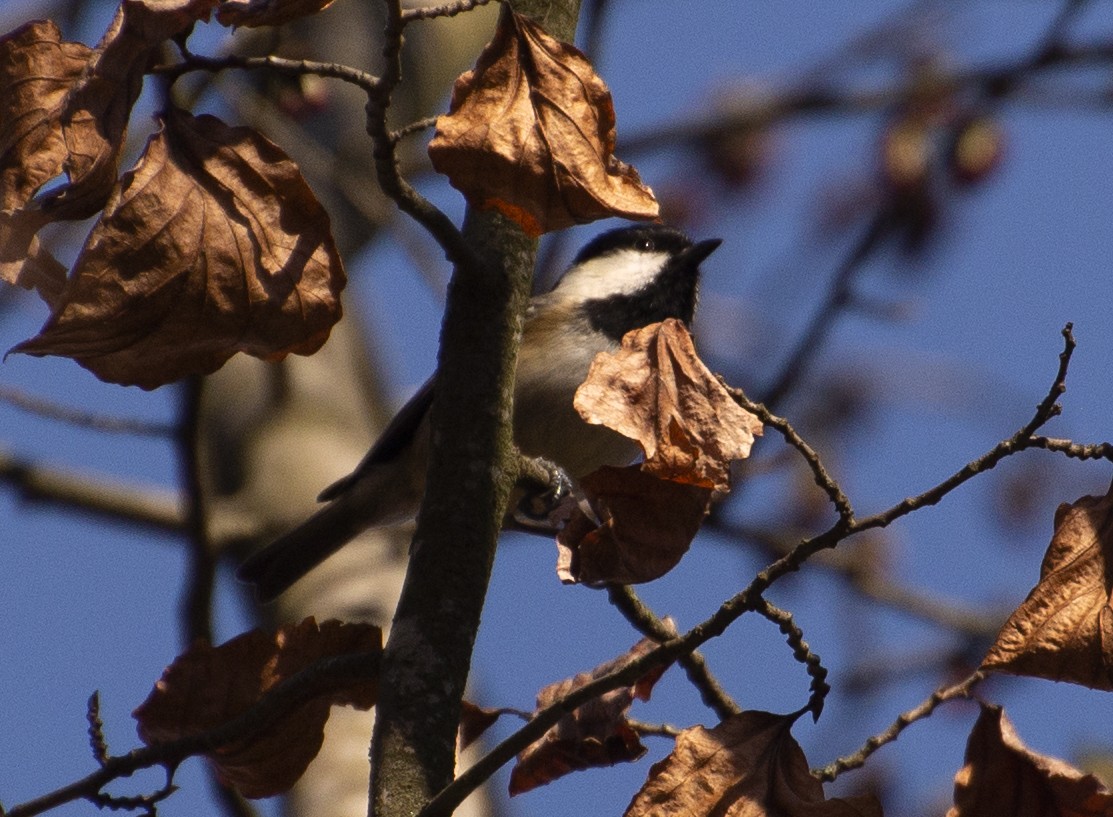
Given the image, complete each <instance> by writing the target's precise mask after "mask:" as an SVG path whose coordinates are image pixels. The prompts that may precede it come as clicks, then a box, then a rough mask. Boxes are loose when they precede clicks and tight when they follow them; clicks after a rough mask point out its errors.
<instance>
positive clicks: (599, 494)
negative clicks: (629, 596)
mask: <svg viewBox="0 0 1113 817" xmlns="http://www.w3.org/2000/svg"><path fill="white" fill-rule="evenodd" d="M580 488H581V490H582V491H583V492H584V495H585V496H586V498H587V500H588V503H589V504H590V506H591V509H592V510H593V511H594V513H595V516H596V517H597V518H598V520H599V522H600V523H601V524H597V523H596V522H595V521H594V520H592V519H590V518H589V517H588V516H587V515H586V514H585V513H584V512H583V511H582V510H580V509H579V508H577V509H576V510H575V511H574V512H573V515H572V518H571V520H570V521H569V522H568V524H567V525H566V526H565V527H564V528H563V529H562V530H561V532H560V534H559V535H558V536H557V576H558V577H559V578H560V580H561V581H562V582H564V583H566V584H572V583H576V582H583V583H584V584H588V585H597V584H606V583H609V582H614V583H618V584H639V583H641V582H649V581H653V580H654V579H657V578H660V577H661V576H663V575H665V574H666V573H668V572H669V571H670V570H672V569H673V568H674V567H676V565H677V563H679V562H680V559H681V558H682V557H683V556H684V554H685V553H687V552H688V547H689V546H690V545H691V544H692V540H693V539H694V538H695V536H696V534H697V533H698V532H699V528H700V524H701V523H702V522H703V518H704V516H706V515H707V509H708V507H709V505H710V503H711V489H710V488H706V487H704V486H702V485H690V484H686V483H681V482H672V481H669V480H663V479H658V478H657V477H655V476H653V475H652V474H648V473H646V472H645V471H643V470H642V469H641V467H639V466H637V465H633V466H630V467H628V468H614V467H610V466H607V467H603V468H600V469H599V470H598V471H595V472H594V473H591V474H588V475H587V476H586V477H584V478H583V479H582V480H580Z"/></svg>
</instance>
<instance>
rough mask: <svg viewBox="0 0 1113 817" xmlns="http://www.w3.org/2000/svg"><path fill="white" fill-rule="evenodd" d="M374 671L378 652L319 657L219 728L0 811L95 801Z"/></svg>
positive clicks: (30, 815)
mask: <svg viewBox="0 0 1113 817" xmlns="http://www.w3.org/2000/svg"><path fill="white" fill-rule="evenodd" d="M378 674H379V654H378V653H367V654H356V655H344V656H337V657H333V658H326V659H323V660H321V661H318V662H317V663H315V664H313V665H312V666H309V667H306V668H305V669H304V670H302V671H301V672H299V673H297V674H296V675H293V676H291V677H290V678H288V679H286V680H285V681H282V682H281V683H279V684H277V685H276V686H275V687H274V688H273V689H271V690H270V691H269V692H267V693H266V695H264V696H263V697H262V698H261V699H260V700H259V702H258V703H256V704H255V705H254V706H252V707H251V708H250V709H249V710H247V711H246V712H244V713H243V714H242V715H240V716H239V717H237V718H234V719H233V720H230V721H228V722H227V723H225V724H222V725H221V726H218V727H216V728H214V729H210V730H208V731H206V732H201V733H199V734H196V735H190V736H189V737H184V738H181V739H179V740H174V741H167V742H165V743H155V744H152V745H150V746H145V747H143V748H140V749H134V750H132V751H131V752H128V753H127V754H126V755H119V756H117V757H110V758H108V760H107V762H106V763H105V764H104V765H103V766H102V767H101V768H100V769H98V770H97V771H95V772H93V773H92V774H90V775H88V776H86V777H83V778H82V779H80V780H77V781H74V782H73V783H70V784H68V785H66V786H63V787H62V788H60V789H57V790H55V791H53V792H50V793H49V794H45V795H43V796H42V797H37V798H35V799H34V800H28V801H27V802H25V803H20V804H17V805H15V806H13V807H12V808H10V809H8V810H7V811H6V812H4V817H34V815H36V814H42V813H43V812H46V811H49V810H50V809H53V808H57V807H58V806H60V805H63V804H65V803H71V802H73V801H74V800H81V799H90V800H94V801H95V800H97V799H98V798H100V797H102V794H101V789H103V788H104V786H106V785H107V784H109V783H111V782H112V781H113V780H119V779H121V778H124V777H129V776H131V775H132V774H134V773H135V772H137V771H139V770H140V769H150V768H152V767H154V766H162V767H163V768H165V769H168V770H172V769H175V768H177V767H178V765H179V764H181V762H182V761H183V760H185V759H186V758H187V757H192V756H194V755H200V754H205V753H208V752H213V751H215V750H216V749H218V748H220V747H221V746H227V745H228V744H231V743H236V742H248V741H251V740H252V739H254V738H255V737H257V736H258V735H260V734H261V733H262V732H264V731H265V730H267V729H269V728H271V727H272V726H273V725H274V724H275V723H276V722H277V721H278V720H279V719H281V718H283V717H285V716H286V715H288V714H289V713H290V712H293V711H294V710H295V709H297V708H298V707H300V706H302V705H304V704H305V703H306V702H307V701H309V700H311V699H313V698H315V697H317V696H319V695H321V694H324V693H325V692H328V691H330V690H334V689H336V688H337V687H344V686H347V685H350V684H353V683H360V682H365V681H368V680H373V679H375V678H377V677H378ZM168 784H169V781H168ZM151 796H152V795H148V797H151Z"/></svg>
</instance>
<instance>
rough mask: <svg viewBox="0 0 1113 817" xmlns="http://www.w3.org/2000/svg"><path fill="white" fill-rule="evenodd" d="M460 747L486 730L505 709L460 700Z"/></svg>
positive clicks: (466, 746) (473, 741) (464, 747)
mask: <svg viewBox="0 0 1113 817" xmlns="http://www.w3.org/2000/svg"><path fill="white" fill-rule="evenodd" d="M460 707H461V709H460V748H461V749H466V748H468V747H469V746H471V745H472V744H473V743H475V741H477V740H479V738H480V737H481V736H482V735H483V733H484V732H486V731H487V730H488V729H489V728H490V727H491V726H492V725H493V724H494V722H495V721H497V720H498V719H499V716H500V715H502V714H503V713H504V712H505V711H506V710H504V709H490V708H489V707H485V706H479V705H478V704H473V703H472V702H471V701H467V700H465V701H460Z"/></svg>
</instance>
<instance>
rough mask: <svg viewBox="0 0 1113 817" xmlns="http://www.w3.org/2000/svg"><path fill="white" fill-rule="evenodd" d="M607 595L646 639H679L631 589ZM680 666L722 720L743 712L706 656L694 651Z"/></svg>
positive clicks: (616, 586) (613, 587)
mask: <svg viewBox="0 0 1113 817" xmlns="http://www.w3.org/2000/svg"><path fill="white" fill-rule="evenodd" d="M607 595H608V597H609V598H610V601H611V604H613V605H614V606H615V607H616V608H618V610H619V611H620V612H621V613H622V615H623V616H625V617H626V620H627V621H629V622H630V623H631V624H633V625H634V627H635V629H637V630H638V632H640V633H641V634H642V635H645V636H647V637H649V638H652V639H653V640H654V641H656V642H658V643H661V642H663V641H667V640H669V639H670V638H674V637H675V636H676V632H675V630H674V629H670V628H669V626H668V625H666V624H665V622H664V621H662V620H661V619H660V618H659V617H658V616H657V615H656V614H655V613H654V612H653V611H652V610H650V609H649V607H647V606H646V604H645V603H644V602H643V601H642V600H641V599H640V598H639V597H638V595H637V593H635V592H634V589H633V588H632V587H630V586H629V585H619V584H612V585H608V586H607ZM677 663H679V664H680V666H682V667H683V668H684V671H685V672H686V673H687V675H688V680H689V681H691V682H692V685H693V686H694V687H695V688H696V689H697V690H698V691H699V694H700V700H702V701H703V702H704V704H706V705H707V706H708V708H710V709H711V710H712V711H713V712H714V713H715V714H716V715H717V716H718V717H719V720H726V719H727V718H729V717H730V716H732V715H737V714H738V713H739V712H741V711H742V707H740V706H739V705H738V704H737V703H735V702H734V700H733V699H732V698H731V697H730V694H729V693H728V692H727V691H726V690H725V689H723V686H722V684H720V683H719V681H718V679H717V678H715V676H714V675H713V674H712V673H711V670H710V669H708V667H707V661H706V660H705V659H704V657H703V654H702V653H700V652H699V651H697V650H693V651H692V652H691V653H689V654H688V655H683V656H681V657H680V658H679V659H678V660H677Z"/></svg>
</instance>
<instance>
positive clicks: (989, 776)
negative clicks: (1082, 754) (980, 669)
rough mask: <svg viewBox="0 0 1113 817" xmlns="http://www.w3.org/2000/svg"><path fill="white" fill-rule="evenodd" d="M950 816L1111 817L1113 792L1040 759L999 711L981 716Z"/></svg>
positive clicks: (984, 708) (1094, 780)
mask: <svg viewBox="0 0 1113 817" xmlns="http://www.w3.org/2000/svg"><path fill="white" fill-rule="evenodd" d="M954 803H955V804H954V806H953V807H952V808H951V809H950V811H948V812H947V817H1113V793H1110V792H1109V790H1108V789H1106V788H1105V786H1103V785H1102V783H1101V781H1100V780H1098V779H1097V778H1096V777H1094V776H1093V775H1089V774H1084V773H1083V772H1081V771H1079V770H1078V769H1075V768H1074V767H1073V766H1071V765H1070V764H1069V763H1065V762H1063V761H1062V760H1057V759H1055V758H1053V757H1048V756H1046V755H1041V754H1037V753H1036V752H1033V751H1032V750H1031V749H1029V748H1028V747H1027V746H1025V745H1024V743H1023V742H1021V740H1020V738H1019V737H1018V736H1017V734H1016V730H1015V729H1013V725H1012V724H1011V723H1010V722H1009V719H1008V718H1006V717H1005V713H1004V712H1003V711H1002V710H1001V708H1000V707H998V706H985V705H983V706H982V714H981V716H980V717H979V718H978V722H977V723H976V724H975V725H974V729H973V730H972V731H971V732H970V740H969V741H968V742H967V744H966V763H965V765H964V766H963V767H962V769H961V770H960V771H959V773H958V774H957V775H955V800H954Z"/></svg>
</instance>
